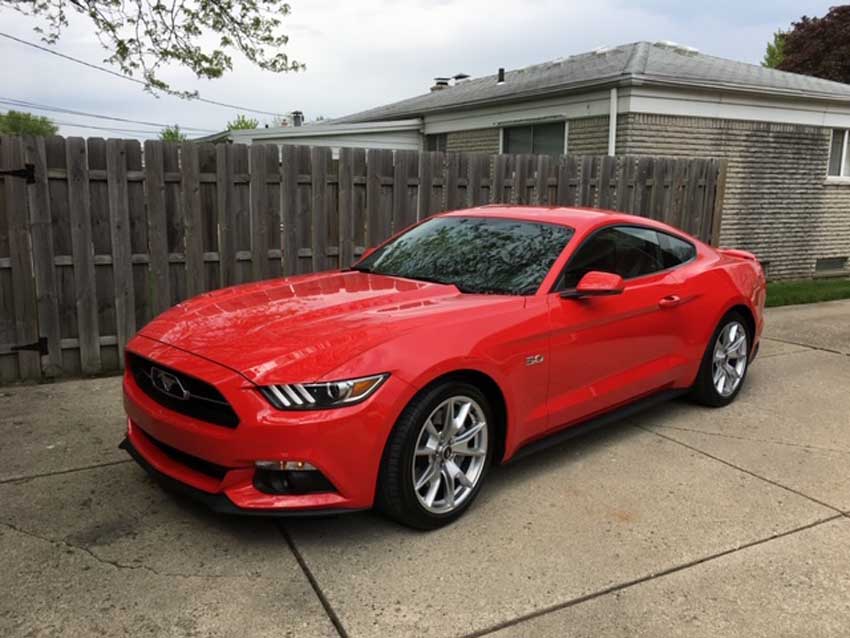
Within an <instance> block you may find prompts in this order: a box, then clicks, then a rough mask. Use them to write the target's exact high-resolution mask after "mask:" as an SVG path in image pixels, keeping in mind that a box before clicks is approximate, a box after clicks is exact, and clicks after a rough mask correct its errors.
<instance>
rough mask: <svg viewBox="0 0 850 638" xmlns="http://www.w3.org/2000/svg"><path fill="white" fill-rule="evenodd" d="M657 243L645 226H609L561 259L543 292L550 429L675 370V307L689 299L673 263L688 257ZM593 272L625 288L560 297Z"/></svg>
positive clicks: (641, 391)
mask: <svg viewBox="0 0 850 638" xmlns="http://www.w3.org/2000/svg"><path fill="white" fill-rule="evenodd" d="M662 241H663V240H662V239H660V238H659V235H658V232H657V231H656V230H655V229H652V228H648V227H642V226H635V225H618V226H609V227H605V228H603V229H601V230H599V231H597V232H596V233H594V234H593V235H592V236H591V237H589V238H588V239H587V240H585V242H584V243H583V244H582V245H581V246H580V247H579V248H578V249H577V251H576V253H575V255H573V258H572V259H570V262H569V263H568V264H567V266H566V268H565V271H564V275H563V280H562V283H561V284H560V287H559V289H558V291H557V292H554V293H552V294H551V295H549V305H550V312H549V320H550V330H551V333H550V334H551V340H550V357H551V361H550V385H549V388H550V395H549V427H550V429H558V428H560V427H562V426H564V425H567V424H570V423H574V422H577V421H580V420H583V419H585V418H588V417H591V416H593V415H595V414H598V413H601V412H604V411H607V410H609V409H611V408H614V407H617V406H618V405H620V404H623V403H626V402H628V401H629V400H631V399H635V398H637V397H640V396H642V395H646V394H648V393H651V392H652V391H654V390H657V389H659V388H662V387H664V386H666V385H669V384H671V383H672V382H673V381H674V380H675V379H676V378H677V374H680V370H681V366H682V364H683V358H682V355H681V351H682V349H683V348H682V346H683V338H684V337H683V331H682V330H681V326H679V325H677V324H678V321H677V317H678V312H676V308H677V307H678V306H679V305H680V304H683V303H687V302H688V301H689V299H688V298H687V295H685V294H684V280H683V278H682V276H681V275H680V273H679V272H678V269H677V268H676V266H678V265H679V264H681V263H684V260H685V259H686V258H687V257H686V255H682V256H681V257H678V258H676V257H674V258H672V259H671V258H670V257H669V255H668V254H667V253H666V252H665V250H664V249H663V248H662V245H661V244H662ZM689 245H690V244H689ZM690 246H691V247H692V245H690ZM673 262H676V263H673ZM671 264H673V265H671ZM593 270H598V271H605V272H613V273H616V274H619V275H620V276H622V277H623V279H624V283H625V289H624V291H623V292H622V293H621V294H619V295H613V296H606V297H588V298H583V299H564V298H562V297H561V296H560V294H559V292H560V291H562V290H565V289H570V288H574V287H575V286H576V284H577V283H578V280H579V279H580V278H581V277H582V276H583V275H584V274H586V273H587V272H589V271H593Z"/></svg>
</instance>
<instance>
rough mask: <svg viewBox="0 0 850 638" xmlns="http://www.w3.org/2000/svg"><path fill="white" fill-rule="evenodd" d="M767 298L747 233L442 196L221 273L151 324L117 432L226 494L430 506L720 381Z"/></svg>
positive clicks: (311, 505)
mask: <svg viewBox="0 0 850 638" xmlns="http://www.w3.org/2000/svg"><path fill="white" fill-rule="evenodd" d="M764 300H765V280H764V273H763V271H762V269H761V267H760V265H759V263H758V261H756V259H755V258H754V257H753V256H752V255H751V254H749V253H746V252H743V251H737V250H722V249H721V250H715V249H713V248H710V247H709V246H707V245H705V244H703V243H701V242H700V241H698V240H696V239H694V238H693V237H690V236H688V235H686V234H684V233H682V232H681V231H679V230H676V229H675V228H671V227H670V226H666V225H664V224H661V223H658V222H655V221H651V220H648V219H644V218H641V217H634V216H630V215H624V214H620V213H614V212H605V211H599V210H589V209H576V208H530V207H512V206H485V207H483V208H474V209H470V210H462V211H456V212H451V213H446V214H441V215H436V216H434V217H431V218H429V219H427V220H425V221H423V222H421V223H419V224H417V225H415V226H413V227H412V228H409V229H408V230H406V231H404V232H402V233H400V234H398V235H396V236H395V237H392V238H391V239H389V240H388V241H386V242H385V243H384V244H382V245H381V246H379V247H378V248H376V249H374V250H372V251H369V252H368V253H367V254H366V255H365V256H364V257H363V258H362V259H361V260H360V261H358V262H357V263H356V264H355V265H354V266H352V267H351V268H349V269H347V270H343V271H335V272H325V273H317V274H312V275H304V276H297V277H289V278H285V279H275V280H270V281H263V282H258V283H252V284H245V285H241V286H235V287H232V288H227V289H223V290H217V291H215V292H211V293H207V294H203V295H201V296H199V297H196V298H194V299H192V300H189V301H186V302H184V303H181V304H179V305H178V306H176V307H174V308H172V309H171V310H169V311H167V312H165V313H164V314H163V315H161V316H160V317H158V318H157V319H155V320H154V321H152V322H151V323H150V324H148V325H147V326H145V327H144V328H143V329H142V330H141V331H140V332H139V334H138V335H136V337H134V338H133V339H132V341H131V342H130V343H129V344H128V346H127V355H126V356H127V359H126V364H127V365H126V373H125V375H124V403H125V406H126V410H127V414H128V417H129V418H128V429H127V437H126V439H125V441H124V443H123V444H122V445H123V447H125V449H126V450H127V451H128V452H129V453H130V454H131V455H132V456H133V457H134V458H135V459H136V460H137V461H138V462H139V463H140V464H141V465H142V466H144V467H145V468H146V469H147V470H148V471H149V472H150V473H151V474H153V475H154V476H155V477H157V478H159V479H161V480H162V481H164V482H166V483H168V484H170V485H171V486H172V487H175V488H177V489H180V490H182V491H184V492H188V493H190V494H191V495H193V496H195V497H197V498H200V499H202V500H204V501H206V502H207V503H208V504H209V505H210V506H212V507H213V508H214V509H216V510H218V511H225V512H239V513H247V514H270V513H271V514H275V515H280V514H287V513H290V514H304V513H319V512H338V511H344V510H359V509H365V508H370V507H373V506H375V505H377V506H380V507H381V508H382V509H383V511H384V512H386V513H387V514H388V515H389V516H391V517H392V518H394V519H396V520H398V521H400V522H402V523H404V524H407V525H410V526H412V527H417V528H423V529H428V528H434V527H439V526H441V525H444V524H446V523H448V522H450V521H453V520H454V519H456V518H458V517H459V516H460V515H461V514H462V513H463V512H464V511H465V510H466V509H467V508H468V507H469V506H470V505H471V504H472V502H473V500H474V499H475V497H476V495H477V493H478V491H479V490H480V489H481V487H482V485H483V484H484V480H485V479H486V476H487V470H488V468H489V467H490V465H491V464H493V463H503V462H505V461H507V460H509V459H511V458H513V457H516V456H517V455H518V454H523V453H525V452H528V451H530V450H533V449H536V448H539V447H541V446H543V445H546V444H548V443H551V442H554V441H558V440H561V439H563V438H565V437H567V436H570V435H572V434H574V433H576V432H579V431H582V430H584V429H586V428H588V427H590V426H595V425H599V424H602V423H607V422H610V421H611V420H613V419H614V418H616V417H618V416H622V415H623V414H624V413H631V412H634V411H635V410H637V409H638V408H641V407H645V406H646V405H648V404H651V403H653V402H656V401H658V400H661V399H667V398H669V397H672V396H674V395H677V394H681V393H686V392H687V393H689V394H690V395H691V396H692V397H693V398H694V399H695V400H696V401H698V402H700V403H703V404H705V405H710V406H723V405H726V404H728V403H729V402H731V401H732V400H733V399H734V398H735V396H736V395H737V394H738V392H739V391H740V389H741V385H742V384H743V382H744V379H745V377H746V373H747V365H748V363H749V362H751V361H752V360H753V358H754V357H755V355H756V352H757V351H758V344H759V336H760V334H761V331H762V323H763V309H764Z"/></svg>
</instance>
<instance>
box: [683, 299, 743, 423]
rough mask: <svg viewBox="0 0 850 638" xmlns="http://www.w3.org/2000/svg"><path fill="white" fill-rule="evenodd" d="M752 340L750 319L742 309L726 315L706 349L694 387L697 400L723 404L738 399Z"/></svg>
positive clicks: (713, 405)
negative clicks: (745, 316)
mask: <svg viewBox="0 0 850 638" xmlns="http://www.w3.org/2000/svg"><path fill="white" fill-rule="evenodd" d="M751 339H752V335H751V334H750V332H749V330H748V328H747V321H746V320H745V319H744V317H743V316H742V315H741V314H740V313H739V312H730V313H729V314H727V315H726V316H725V317H723V319H722V320H721V321H720V324H719V325H718V326H717V329H716V330H715V331H714V334H713V335H712V337H711V341H710V342H709V344H708V348H706V351H705V355H704V356H703V360H702V364H701V366H700V371H699V374H698V375H697V380H696V383H695V384H694V387H693V390H692V396H693V398H694V399H695V400H696V401H698V402H699V403H702V404H703V405H708V406H712V407H721V406H724V405H729V404H730V403H732V401H734V400H735V397H736V396H738V392H740V391H741V387H742V386H743V385H744V379H745V378H746V376H747V367H748V364H749V359H748V355H749V352H750V341H751Z"/></svg>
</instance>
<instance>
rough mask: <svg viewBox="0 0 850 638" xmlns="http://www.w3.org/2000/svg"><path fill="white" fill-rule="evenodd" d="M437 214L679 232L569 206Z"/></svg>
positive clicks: (625, 216) (504, 207)
mask: <svg viewBox="0 0 850 638" xmlns="http://www.w3.org/2000/svg"><path fill="white" fill-rule="evenodd" d="M440 216H441V217H470V216H474V217H502V218H505V219H519V220H522V221H530V222H545V223H549V224H559V225H561V226H569V227H571V228H574V229H575V230H576V231H577V232H584V231H585V230H588V229H592V228H596V227H597V226H602V225H606V224H617V223H619V224H644V225H647V226H653V227H655V228H658V229H662V230H670V231H674V232H677V233H682V231H679V230H676V229H675V228H671V227H670V226H667V225H666V224H662V223H661V222H656V221H654V220H651V219H648V218H646V217H638V216H637V215H629V214H627V213H620V212H617V211H613V210H602V209H599V208H582V207H572V206H515V205H511V204H490V205H487V206H478V207H476V208H466V209H463V210H454V211H451V212H448V213H441V214H440Z"/></svg>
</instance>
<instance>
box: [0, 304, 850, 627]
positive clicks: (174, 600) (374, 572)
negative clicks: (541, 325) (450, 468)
mask: <svg viewBox="0 0 850 638" xmlns="http://www.w3.org/2000/svg"><path fill="white" fill-rule="evenodd" d="M768 321H769V327H768V330H767V338H766V339H765V341H764V343H763V347H762V352H761V355H760V356H759V359H758V360H757V361H756V363H755V364H754V365H753V368H752V369H751V371H750V376H749V379H748V383H747V386H746V387H745V389H744V390H743V392H742V394H741V396H740V397H739V399H738V401H737V402H736V403H735V404H733V405H732V406H730V407H728V408H726V409H722V410H709V409H704V408H699V407H696V406H694V405H691V404H688V403H686V402H683V401H682V402H674V403H671V404H669V405H665V406H662V407H659V408H656V409H653V410H651V411H649V412H646V413H644V414H642V415H641V416H639V417H637V418H634V419H631V420H630V421H627V422H624V423H622V424H619V425H615V426H612V427H609V428H608V429H606V430H603V431H598V432H596V433H594V434H591V435H589V436H586V437H583V438H580V439H577V440H573V441H571V442H569V443H566V444H564V445H561V446H559V447H557V448H553V449H550V450H548V451H546V452H543V453H540V454H538V455H536V456H531V457H528V458H526V459H524V460H522V461H520V462H517V463H515V464H510V465H508V466H507V467H504V468H497V469H496V470H495V471H494V472H493V473H492V474H491V476H490V479H491V480H490V481H489V484H488V485H487V487H486V489H485V490H484V492H483V493H482V494H481V498H480V500H479V502H478V503H477V504H476V506H475V507H474V508H473V509H472V510H471V511H470V512H469V513H468V514H467V516H466V517H464V518H463V519H462V520H461V521H460V522H459V523H457V524H455V525H453V526H451V527H449V528H448V529H444V530H440V531H437V532H433V533H430V534H423V533H416V532H412V531H409V530H406V529H403V528H400V527H398V526H396V525H393V524H391V523H389V522H387V521H385V520H383V519H382V518H380V517H378V516H375V515H372V514H355V515H351V516H340V517H333V518H324V519H311V520H295V521H286V522H281V523H277V522H274V521H271V520H257V519H240V518H224V517H219V516H214V515H211V514H209V513H208V512H206V511H205V510H203V509H201V508H199V507H198V506H195V505H194V504H192V503H190V502H187V501H184V500H179V499H177V498H176V497H173V496H171V495H168V494H166V493H164V492H163V491H162V490H161V489H160V488H159V487H157V486H156V485H155V484H154V483H152V482H151V481H150V480H149V479H148V478H147V476H146V475H145V474H144V472H143V471H142V470H141V469H140V468H138V467H137V466H136V465H135V464H134V463H131V462H128V460H127V457H126V456H125V454H124V453H123V452H120V451H119V450H117V449H116V447H115V446H116V444H117V443H118V441H119V440H120V438H121V436H122V431H123V428H124V424H123V417H122V412H121V403H120V398H119V385H120V380H119V379H98V380H88V381H71V382H65V383H57V384H53V385H42V386H29V387H7V388H0V428H2V430H0V431H2V434H3V444H2V447H0V591H2V592H3V594H2V597H0V635H3V636H54V635H56V636H92V635H106V636H122V635H132V636H146V635H149V636H245V635H250V636H337V635H342V636H484V635H488V636H494V637H499V638H507V637H508V636H553V637H554V636H558V637H561V636H586V637H588V638H590V637H593V638H607V637H615V636H616V637H624V636H636V635H646V636H665V637H668V636H697V637H701V636H705V637H709V636H710V637H716V636H747V637H749V638H753V637H758V636H765V637H770V638H775V637H777V636H807V637H814V636H846V635H848V632H850V629H848V627H850V518H848V512H850V302H846V301H845V302H832V303H827V304H819V305H813V306H801V307H792V308H784V309H777V310H773V311H770V313H769V317H768Z"/></svg>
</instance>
